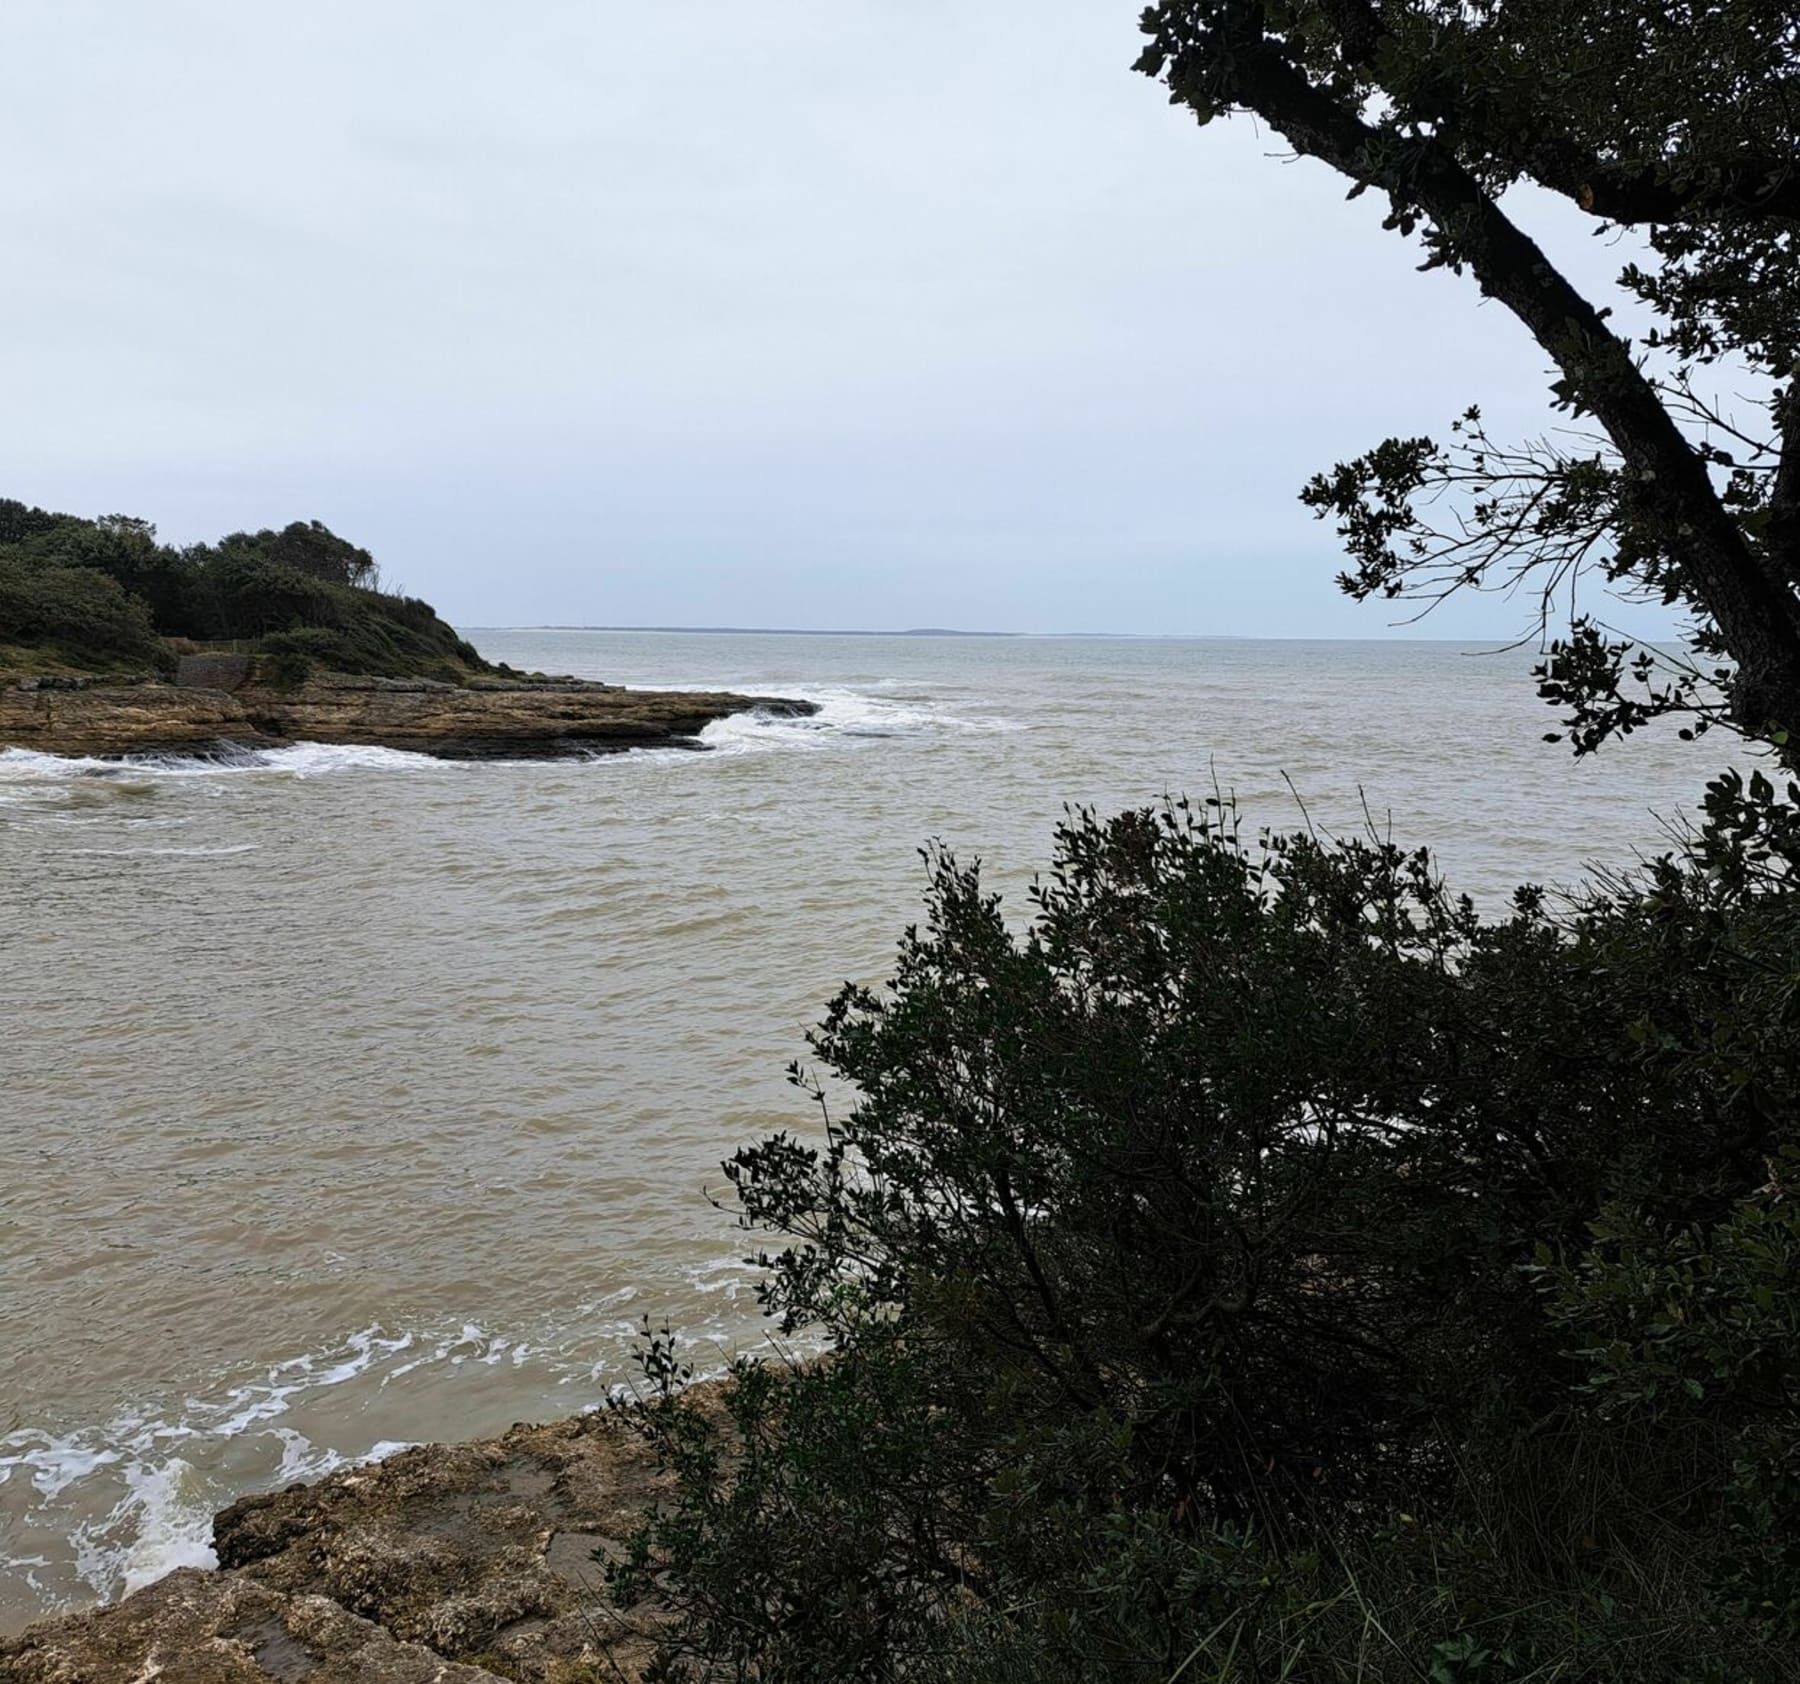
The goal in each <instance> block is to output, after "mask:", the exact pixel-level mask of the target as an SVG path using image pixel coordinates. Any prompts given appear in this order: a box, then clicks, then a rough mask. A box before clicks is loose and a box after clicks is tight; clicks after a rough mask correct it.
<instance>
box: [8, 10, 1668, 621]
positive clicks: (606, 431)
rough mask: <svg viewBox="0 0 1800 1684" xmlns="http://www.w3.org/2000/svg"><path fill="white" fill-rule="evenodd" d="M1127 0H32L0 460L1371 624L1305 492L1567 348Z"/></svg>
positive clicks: (934, 591)
mask: <svg viewBox="0 0 1800 1684" xmlns="http://www.w3.org/2000/svg"><path fill="white" fill-rule="evenodd" d="M1137 9H1138V7H1137V4H1136V0H960V3H958V4H950V3H949V0H836V3H834V4H827V3H825V0H760V3H758V4H755V5H751V4H747V3H745V0H681V3H680V4H673V3H648V4H647V3H645V0H633V3H631V4H626V3H624V0H521V3H520V4H518V5H515V6H510V7H500V6H496V5H494V4H492V3H491V0H430V3H429V4H426V3H422V0H380V3H379V4H371V3H370V0H356V3H348V0H308V4H306V5H304V6H284V7H274V6H265V5H260V4H246V3H245V0H157V3H156V4H154V5H149V4H144V3H142V0H7V4H6V7H5V10H4V13H3V14H0V149H3V156H4V161H5V167H4V170H3V171H0V219H3V222H0V226H4V229H5V240H4V246H3V247H0V387H3V391H4V401H3V402H0V469H3V477H4V484H3V485H0V495H4V494H10V495H13V496H17V497H22V498H24V499H26V500H27V501H30V502H36V503H42V504H48V505H51V506H54V507H59V508H65V509H69V510H72V511H75V512H78V513H84V514H86V513H101V512H107V511H112V510H115V509H116V510H121V511H125V512H130V513H137V514H142V515H144V516H146V517H148V518H150V519H152V520H154V521H156V522H157V524H158V526H159V528H160V529H161V531H162V533H163V535H164V536H165V537H168V538H172V539H175V540H179V541H186V540H189V539H194V538H201V537H210V536H214V535H216V534H218V533H220V532H222V531H226V530H230V529H233V528H237V527H246V526H248V527H255V526H263V525H280V524H283V523H285V522H286V521H288V520H291V519H295V518H299V517H316V518H318V519H322V520H324V521H326V522H327V523H328V524H330V525H331V526H332V527H334V528H336V529H337V530H339V531H341V532H343V533H344V534H345V535H347V536H349V537H352V538H354V539H355V540H357V541H358V542H360V543H363V544H366V545H368V546H369V547H370V548H372V549H373V550H374V551H375V552H376V555H377V557H378V558H379V560H380V561H381V563H382V565H383V568H384V570H385V572H386V573H387V575H388V576H389V577H390V578H391V579H393V580H396V581H398V582H399V583H401V584H403V585H404V586H405V587H406V588H408V589H409V590H411V591H413V592H415V593H417V594H421V595H424V596H427V597H429V598H431V599H432V600H433V601H434V602H436V603H437V604H438V606H439V607H440V608H441V609H442V610H443V611H444V612H445V613H447V614H448V615H449V616H451V617H452V618H453V619H455V620H457V621H458V622H459V623H461V624H464V625H500V624H531V623H565V624H567V623H577V624H580V623H588V624H599V623H607V624H634V623H657V624H744V625H784V626H810V627H819V626H864V627H892V628H899V627H905V626H916V625H951V626H961V627H993V628H1006V629H1016V630H1027V631H1053V630H1071V629H1091V630H1102V631H1156V632H1197V633H1238V634H1266V635H1295V636H1303V635H1337V636H1377V635H1382V634H1383V633H1384V632H1385V631H1386V630H1387V629H1388V626H1389V622H1390V620H1391V619H1392V610H1391V609H1389V608H1385V607H1380V606H1373V605H1372V606H1368V607H1357V606H1355V605H1353V604H1350V603H1349V602H1348V601H1346V600H1345V599H1343V598H1341V597H1340V596H1339V595H1338V594H1337V593H1336V591H1335V590H1334V589H1333V587H1332V583H1331V580H1332V576H1333V574H1334V572H1335V571H1336V569H1337V567H1338V565H1339V558H1338V556H1337V553H1336V550H1335V547H1334V544H1333V541H1332V537H1331V533H1330V531H1329V529H1328V528H1326V527H1321V526H1318V525H1316V524H1315V523H1314V522H1313V521H1312V520H1311V519H1310V517H1308V516H1307V514H1306V513H1305V511H1304V510H1302V509H1301V508H1300V507H1299V506H1298V505H1297V503H1296V502H1295V500H1294V493H1295V491H1296V490H1297V489H1298V487H1299V485H1300V484H1301V482H1302V481H1303V480H1304V479H1305V477H1306V476H1307V474H1309V473H1310V472H1312V471H1313V470H1315V469H1316V468H1319V467H1322V466H1326V465H1328V464H1329V463H1330V462H1332V461H1333V460H1335V459H1337V458H1338V457H1341V456H1343V455H1346V454H1352V453H1354V452H1356V451H1357V450H1359V449H1360V448H1362V447H1364V446H1366V445H1368V444H1371V443H1373V442H1374V441H1375V440H1376V439H1378V438H1380V437H1381V436H1383V434H1384V433H1386V432H1390V431H1407V432H1413V431H1423V430H1433V429H1436V428H1438V427H1440V426H1441V425H1442V424H1443V423H1444V422H1445V421H1446V420H1447V419H1448V418H1449V417H1450V416H1451V415H1453V414H1454V413H1456V412H1457V411H1458V410H1460V409H1461V408H1462V407H1463V406H1465V405H1466V404H1467V403H1469V402H1470V401H1472V400H1480V401H1481V402H1482V403H1483V405H1484V407H1485V408H1486V409H1487V410H1488V411H1489V413H1490V415H1491V416H1492V417H1494V418H1495V419H1496V420H1497V421H1499V422H1500V423H1501V425H1502V427H1503V428H1511V427H1519V428H1533V427H1537V426H1541V425H1542V424H1543V421H1544V416H1545V411H1544V408H1543V390H1544V384H1545V377H1544V359H1543V358H1542V356H1541V355H1540V353H1539V352H1538V351H1537V350H1536V348H1535V347H1534V346H1533V345H1532V344H1531V343H1530V342H1529V341H1528V340H1527V338H1526V336H1525V334H1524V332H1523V330H1522V329H1520V328H1519V327H1518V325H1517V324H1516V323H1515V322H1514V321H1513V319H1512V318H1511V317H1510V316H1508V315H1506V314H1505V313H1504V312H1503V311H1502V310H1500V309H1499V308H1498V307H1497V306H1492V305H1483V304H1481V303H1480V301H1479V300H1478V298H1477V296H1476V294H1475V292H1474V289H1473V287H1472V285H1471V284H1470V283H1468V282H1467V281H1459V280H1457V279H1455V278H1453V277H1450V276H1446V275H1443V274H1431V275H1420V274H1416V273H1414V265H1415V264H1416V263H1417V261H1418V257H1417V253H1416V252H1415V251H1413V250H1412V249H1411V248H1410V247H1409V246H1408V245H1407V244H1406V243H1405V242H1403V241H1401V240H1400V239H1398V238H1397V237H1395V236H1393V235H1391V234H1384V233H1382V232H1381V231H1380V229H1379V221H1380V215H1381V211H1380V207H1379V205H1378V204H1377V202H1376V201H1375V199H1374V198H1373V197H1369V198H1364V199H1361V200H1358V201H1356V202H1355V203H1346V202H1345V201H1344V198H1343V192H1342V186H1341V183H1340V182H1339V181H1338V179H1337V178H1336V177H1335V176H1332V175H1331V174H1330V173H1329V172H1327V171H1326V170H1325V169H1323V168H1322V167H1321V166H1318V165H1315V164H1311V163H1296V162H1293V161H1291V160H1287V159H1284V158H1283V157H1282V155H1281V152H1280V148H1279V145H1278V143H1276V142H1275V141H1273V140H1272V139H1271V138H1270V137H1269V136H1267V135H1266V134H1259V133H1258V132H1257V131H1256V130H1255V129H1254V128H1253V127H1252V126H1251V125H1250V124H1249V123H1247V122H1239V123H1234V124H1230V125H1223V124H1221V125H1215V126H1213V127H1212V128H1209V129H1206V130H1201V129H1199V128H1198V127H1197V126H1196V125H1195V124H1194V123H1193V121H1192V119H1191V118H1189V117H1186V116H1185V115H1184V114H1182V113H1181V112H1179V111H1176V110H1172V109H1171V108H1170V107H1169V106H1168V105H1167V104H1166V103H1165V99H1164V96H1163V94H1162V93H1161V92H1160V90H1158V89H1157V88H1156V87H1155V86H1154V85H1152V84H1151V83H1150V82H1148V81H1146V80H1145V79H1144V78H1142V77H1140V76H1136V75H1134V74H1132V72H1131V70H1130V64H1131V60H1132V58H1133V57H1134V56H1135V54H1136V51H1137V33H1136V27H1135V16H1136V12H1137ZM1563 231H1564V232H1565V233H1569V232H1571V231H1570V230H1568V229H1567V227H1566V225H1565V226H1564V230H1563ZM1576 257H1577V260H1578V261H1579V262H1580V263H1581V264H1582V265H1583V266H1584V268H1585V270H1586V271H1587V272H1590V273H1593V274H1596V275H1600V274H1606V273H1609V272H1610V271H1611V270H1612V269H1614V268H1616V267H1617V264H1618V254H1617V253H1616V252H1611V253H1609V252H1605V251H1601V250H1599V249H1598V248H1597V247H1595V246H1593V244H1592V243H1591V242H1590V243H1589V245H1588V246H1587V247H1586V248H1585V249H1583V248H1576ZM1520 613H1521V610H1520V609H1518V608H1517V607H1513V606H1508V605H1507V604H1505V603H1503V602H1495V601H1488V602H1485V603H1482V602H1478V601H1471V602H1469V603H1467V604H1460V605H1456V606H1454V607H1453V608H1452V609H1450V610H1448V611H1446V612H1444V613H1442V614H1441V615H1439V616H1436V617H1434V619H1433V620H1432V621H1431V622H1429V623H1428V624H1427V625H1426V626H1425V627H1424V628H1422V629H1423V630H1425V631H1426V632H1427V633H1432V634H1436V635H1501V634H1504V633H1507V632H1509V631H1512V630H1513V629H1515V627H1516V626H1517V624H1518V622H1519V618H1520ZM1618 618H1619V620H1620V622H1621V623H1630V616H1629V615H1627V614H1625V613H1620V615H1619V616H1618ZM1639 623H1641V622H1639ZM1414 635H1417V633H1414Z"/></svg>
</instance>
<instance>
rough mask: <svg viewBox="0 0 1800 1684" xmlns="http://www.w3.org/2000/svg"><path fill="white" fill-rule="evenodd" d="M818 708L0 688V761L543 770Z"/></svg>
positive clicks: (745, 700)
mask: <svg viewBox="0 0 1800 1684" xmlns="http://www.w3.org/2000/svg"><path fill="white" fill-rule="evenodd" d="M752 710H761V711H764V712H771V713H777V714H790V715H798V714H809V713H814V712H817V708H816V706H815V705H814V704H813V703H811V702H802V701H795V700H793V699H791V698H788V697H780V696H741V695H737V694H734V693H732V692H729V691H679V690H626V689H622V688H620V687H619V686H617V685H612V684H589V683H583V682H581V681H579V680H576V679H566V680H559V681H549V682H530V683H521V682H516V681H515V682H506V681H499V680H494V681H485V682H476V683H472V684H469V685H465V686H458V685H454V684H443V683H437V682H434V681H432V680H430V679H386V678H352V677H347V676H342V675H333V676H329V677H325V678H319V679H315V680H312V681H310V682H308V683H306V684H303V685H299V686H297V687H295V688H293V689H279V688H276V687H273V686H270V685H266V684H246V685H243V686H241V687H240V688H237V689H235V690H233V691H231V692H229V693H228V692H226V691H224V690H213V689H204V688H199V687H195V686H191V685H176V684H162V683H154V682H142V683H123V684H110V685H109V684H84V685H82V686H80V687H62V686H54V687H53V686H47V685H44V684H41V683H40V684H33V685H31V686H30V687H26V686H25V685H20V684H15V685H12V686H9V687H7V688H4V689H0V748H29V749H40V750H43V751H45V752H47V753H51V754H66V755H123V754H171V753H173V754H198V753H207V752H211V751H216V750H221V749H228V748H232V747H241V748H271V747H279V746H281V745H282V744H284V743H290V742H297V741H307V742H319V743H354V744H363V745H369V746H373V747H378V748H397V749H408V750H411V751H413V752H414V753H418V754H432V755H438V756H441V757H443V758H446V759H495V758H507V759H514V758H522V759H544V758H553V757H558V756H578V755H584V754H594V753H605V752H609V751H613V750H618V749H627V748H646V747H698V746H699V744H698V741H697V739H698V737H699V735H700V733H701V731H703V730H704V729H705V728H706V727H707V726H708V725H710V724H711V723H712V722H713V721H714V720H716V719H723V718H725V717H726V716H727V715H729V714H733V713H744V712H749V711H752Z"/></svg>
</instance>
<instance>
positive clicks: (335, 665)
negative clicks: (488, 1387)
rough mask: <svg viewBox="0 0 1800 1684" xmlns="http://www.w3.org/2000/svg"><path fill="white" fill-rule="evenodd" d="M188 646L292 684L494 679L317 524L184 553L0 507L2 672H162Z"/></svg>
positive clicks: (75, 520)
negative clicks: (299, 679) (229, 652)
mask: <svg viewBox="0 0 1800 1684" xmlns="http://www.w3.org/2000/svg"><path fill="white" fill-rule="evenodd" d="M181 640H186V641H187V642H191V643H195V644H203V645H227V646H229V647H232V648H235V649H239V650H242V651H244V652H246V653H253V654H266V655H270V656H279V657H281V658H282V660H281V668H282V670H283V671H284V672H286V673H287V674H289V675H290V676H297V675H299V674H300V673H303V672H304V671H305V670H307V669H309V668H311V667H314V666H316V667H320V668H324V669H329V670H331V671H335V672H346V673H359V674H384V675H388V676H392V677H420V678H438V679H445V680H448V681H450V682H453V683H455V682H460V681H461V680H463V679H465V678H467V677H469V676H471V675H473V674H476V673H482V672H488V671H491V670H493V669H491V668H490V667H489V666H488V663H486V662H485V661H483V660H482V658H481V656H480V655H479V654H477V653H476V651H475V649H474V647H473V646H472V645H471V644H469V643H468V642H466V641H465V640H464V639H463V638H461V637H459V636H458V635H457V634H456V632H455V630H454V629H453V628H452V627H450V626H448V625H446V624H445V623H444V621H442V620H441V619H439V618H438V616H437V614H436V613H435V612H434V611H433V609H432V608H431V606H430V604H428V603H425V602H421V601H419V600H418V599H417V598H415V597H407V596H401V595H398V594H397V593H394V592H391V591H386V590H383V589H381V588H380V584H379V577H378V574H377V570H376V566H375V561H374V558H373V557H372V556H371V555H370V554H369V552H368V551H367V550H363V549H359V548H357V547H356V546H355V545H354V544H351V543H349V542H348V541H347V540H345V539H343V538H340V537H338V536H337V534H335V533H334V532H332V531H330V530H329V529H328V528H327V527H325V526H323V525H321V524H320V523H319V522H318V521H309V522H301V521H296V522H295V523H293V524H292V525H290V526H287V527H284V528H283V529H282V530H281V531H279V532H276V531H269V530H264V531H261V532H234V533H232V534H231V535H230V536H228V537H225V538H221V539H220V540H219V541H218V542H217V543H215V544H192V545H188V546H186V547H184V548H177V547H175V546H173V545H169V544H161V543H158V542H157V540H156V529H155V528H154V527H153V526H151V525H150V524H149V523H148V522H146V521H141V520H136V519H133V518H131V517H129V516H125V515H109V516H104V517H102V518H100V519H97V520H84V519H81V518H79V517H77V516H74V515H62V514H53V513H51V512H49V511H48V510H45V509H36V508H31V507H29V506H27V505H26V504H24V503H19V502H14V501H11V500H8V499H0V671H6V670H10V671H22V672H57V671H72V672H89V673H106V672H149V671H159V670H165V669H167V668H168V667H170V666H171V665H172V663H173V661H174V658H175V652H176V648H177V647H178V646H179V644H180V642H181Z"/></svg>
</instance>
